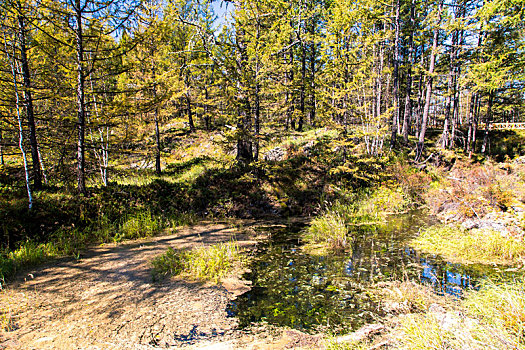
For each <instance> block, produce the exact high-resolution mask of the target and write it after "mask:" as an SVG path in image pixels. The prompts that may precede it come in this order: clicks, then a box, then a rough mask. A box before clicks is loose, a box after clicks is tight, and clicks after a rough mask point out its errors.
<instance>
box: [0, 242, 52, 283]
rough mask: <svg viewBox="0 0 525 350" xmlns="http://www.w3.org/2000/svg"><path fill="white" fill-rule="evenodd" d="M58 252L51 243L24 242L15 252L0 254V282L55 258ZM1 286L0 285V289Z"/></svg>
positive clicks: (6, 251) (5, 251)
mask: <svg viewBox="0 0 525 350" xmlns="http://www.w3.org/2000/svg"><path fill="white" fill-rule="evenodd" d="M58 253H59V250H58V249H57V247H56V246H55V245H53V244H52V243H36V242H34V241H26V242H23V243H21V244H20V245H19V247H18V248H17V249H15V250H12V251H9V250H7V249H6V250H4V251H2V252H0V281H4V280H5V279H6V278H7V277H10V276H13V275H14V274H15V273H16V272H17V271H19V270H21V269H23V268H26V267H29V266H33V265H36V264H40V263H42V262H44V261H46V260H48V259H50V258H53V257H56V256H57V255H58ZM1 286H2V284H1V283H0V289H1Z"/></svg>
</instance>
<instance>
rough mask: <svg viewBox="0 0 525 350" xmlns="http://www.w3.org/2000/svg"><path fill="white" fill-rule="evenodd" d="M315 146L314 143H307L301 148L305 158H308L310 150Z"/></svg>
mask: <svg viewBox="0 0 525 350" xmlns="http://www.w3.org/2000/svg"><path fill="white" fill-rule="evenodd" d="M314 146H315V141H313V140H312V141H308V142H307V143H306V144H305V145H304V146H303V153H304V155H305V156H307V157H309V156H310V155H311V153H312V150H313V148H314Z"/></svg>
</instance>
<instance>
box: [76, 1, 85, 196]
mask: <svg viewBox="0 0 525 350" xmlns="http://www.w3.org/2000/svg"><path fill="white" fill-rule="evenodd" d="M75 20H76V30H75V34H76V51H77V52H76V54H77V57H76V58H77V132H78V142H77V183H78V191H79V192H80V193H81V194H83V195H86V194H87V190H86V171H85V168H86V159H85V153H86V149H85V147H86V145H85V133H86V107H85V101H84V83H85V73H84V67H83V65H84V43H83V39H84V36H83V32H82V7H81V4H80V0H75Z"/></svg>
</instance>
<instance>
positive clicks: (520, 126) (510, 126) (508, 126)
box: [478, 123, 525, 130]
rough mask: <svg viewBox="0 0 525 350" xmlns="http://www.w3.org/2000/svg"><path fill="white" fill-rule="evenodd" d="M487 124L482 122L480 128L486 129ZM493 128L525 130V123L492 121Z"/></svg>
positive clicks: (491, 126)
mask: <svg viewBox="0 0 525 350" xmlns="http://www.w3.org/2000/svg"><path fill="white" fill-rule="evenodd" d="M485 128H486V124H480V125H479V126H478V130H485ZM490 129H491V130H525V123H492V124H490Z"/></svg>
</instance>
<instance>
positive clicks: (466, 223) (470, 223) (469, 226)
mask: <svg viewBox="0 0 525 350" xmlns="http://www.w3.org/2000/svg"><path fill="white" fill-rule="evenodd" d="M461 226H462V227H463V228H464V229H466V230H472V229H473V228H478V227H479V224H478V223H477V222H476V221H474V220H472V219H468V220H466V221H464V222H463V223H462V224H461Z"/></svg>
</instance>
